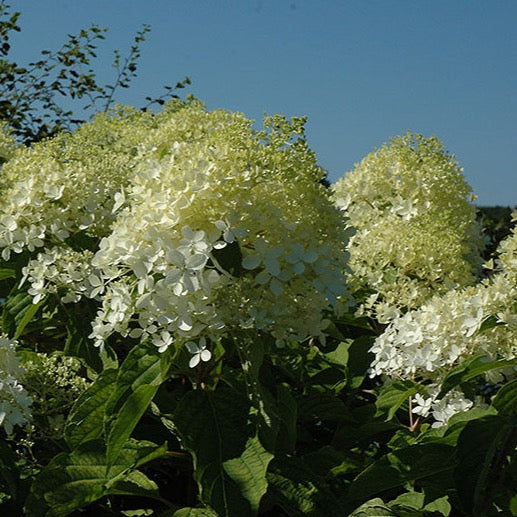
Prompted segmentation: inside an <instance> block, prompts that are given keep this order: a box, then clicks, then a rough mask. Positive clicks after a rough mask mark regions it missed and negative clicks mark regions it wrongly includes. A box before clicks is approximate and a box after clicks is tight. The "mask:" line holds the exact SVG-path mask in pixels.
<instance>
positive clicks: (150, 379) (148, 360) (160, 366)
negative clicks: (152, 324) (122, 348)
mask: <svg viewBox="0 0 517 517" xmlns="http://www.w3.org/2000/svg"><path fill="white" fill-rule="evenodd" d="M171 360H172V358H171V355H170V354H169V353H163V354H160V353H159V352H158V351H157V350H156V347H155V346H154V345H153V344H152V343H148V342H144V343H140V344H139V345H137V346H135V347H134V348H133V349H132V350H131V351H130V352H129V354H128V356H127V357H126V359H125V361H124V362H123V363H122V365H121V366H120V368H119V371H118V376H117V380H116V383H115V389H114V390H113V393H112V394H111V396H110V398H109V399H108V401H107V404H106V411H105V421H104V424H105V425H104V428H105V433H106V436H107V452H106V455H107V463H108V465H111V464H113V463H114V462H115V460H116V459H117V456H118V454H119V452H120V451H121V450H122V447H123V445H124V443H125V441H126V440H127V439H128V438H129V437H130V436H131V433H132V432H133V429H134V428H135V426H136V425H137V424H138V422H139V420H140V418H141V417H142V415H143V414H144V412H145V410H146V409H147V407H148V406H149V404H150V403H151V401H152V399H153V397H154V395H155V394H156V392H157V391H158V388H159V387H160V385H161V384H162V383H163V382H164V381H165V380H166V379H167V378H168V371H169V367H170V364H171Z"/></svg>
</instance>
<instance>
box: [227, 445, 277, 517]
mask: <svg viewBox="0 0 517 517" xmlns="http://www.w3.org/2000/svg"><path fill="white" fill-rule="evenodd" d="M272 458H273V455H272V454H271V453H269V452H267V451H266V449H264V447H263V446H262V444H261V443H260V441H259V439H258V437H256V436H255V437H253V438H250V439H248V441H247V443H246V448H245V449H244V452H243V453H242V454H241V456H240V457H239V458H233V459H230V460H226V461H225V462H224V463H223V468H224V470H225V472H226V473H227V474H228V476H229V477H230V478H231V479H232V480H233V481H234V482H235V483H236V485H237V486H238V487H239V490H240V492H241V494H242V495H243V497H244V498H245V499H246V500H247V501H248V502H249V503H250V507H251V511H252V512H255V513H256V512H258V508H259V503H260V500H261V499H262V496H263V495H264V494H265V493H266V490H267V481H266V471H267V467H268V464H269V462H270V461H271V459H272Z"/></svg>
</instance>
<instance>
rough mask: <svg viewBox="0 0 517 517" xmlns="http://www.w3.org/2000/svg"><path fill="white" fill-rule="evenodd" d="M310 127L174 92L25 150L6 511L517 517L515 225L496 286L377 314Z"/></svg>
mask: <svg viewBox="0 0 517 517" xmlns="http://www.w3.org/2000/svg"><path fill="white" fill-rule="evenodd" d="M303 124H304V119H293V120H291V121H289V120H286V119H285V118H284V117H281V116H275V117H268V118H266V120H265V125H264V128H263V129H261V130H256V129H253V124H252V121H249V120H247V119H246V118H245V117H244V116H243V115H242V114H236V113H229V112H226V111H223V110H216V111H212V112H208V111H207V110H206V109H205V108H204V106H203V105H202V104H201V103H200V102H198V101H195V100H190V101H188V102H181V101H178V100H177V101H173V102H170V103H167V104H165V105H164V108H163V110H162V111H161V112H160V113H156V114H151V113H149V112H142V111H138V110H134V109H130V108H117V109H115V110H110V111H109V112H108V113H102V114H99V115H98V116H97V117H96V118H95V119H94V120H93V121H92V122H91V123H89V124H84V125H82V126H81V127H79V128H77V129H76V130H75V131H73V132H72V133H71V134H60V135H57V136H55V137H54V138H52V139H48V140H46V141H43V142H39V143H35V144H34V145H32V147H31V148H27V147H25V146H24V145H19V146H18V147H17V148H16V149H14V147H13V148H12V150H11V151H9V153H6V158H7V161H6V162H5V163H4V165H3V167H2V169H1V174H2V176H3V178H2V179H3V181H2V184H1V187H0V188H1V191H2V192H1V193H2V196H1V198H0V249H1V251H2V252H1V257H2V264H1V266H0V296H1V297H2V299H3V301H2V303H1V305H0V307H1V319H2V321H1V323H2V331H3V332H4V334H3V336H2V337H1V338H0V433H1V436H0V505H1V507H2V509H3V510H4V509H5V511H6V513H7V514H8V515H31V516H36V517H37V516H46V517H57V516H66V515H81V514H92V515H99V516H109V515H117V516H120V515H125V516H142V515H148V516H149V515H152V516H156V517H182V516H208V517H211V516H229V517H233V516H236V517H241V516H242V517H245V516H248V515H250V516H252V515H264V516H282V515H286V516H301V515H312V516H316V517H317V516H321V515H325V516H328V517H332V516H336V517H338V516H339V517H341V516H343V515H351V516H368V515H372V516H375V515H376V516H378V515H393V516H423V517H425V516H429V517H431V516H440V515H441V516H453V515H454V516H456V515H458V516H470V515H487V516H490V515H495V514H498V515H499V514H501V515H508V516H510V515H515V513H516V512H515V507H516V499H515V494H514V487H515V484H516V481H517V478H516V472H517V471H516V458H515V450H516V446H517V425H516V416H517V415H516V407H517V379H516V376H515V372H516V367H517V361H516V359H515V357H516V350H515V343H516V342H517V339H516V334H515V332H516V329H517V326H516V324H515V321H516V312H517V311H516V307H517V304H516V301H517V300H516V296H517V291H516V285H517V258H516V257H517V237H516V235H517V234H516V233H515V231H514V232H513V233H512V234H511V235H510V236H509V237H508V238H506V240H504V241H503V242H502V243H501V245H500V248H499V255H498V256H497V258H496V260H495V261H494V265H493V272H492V274H491V275H490V277H488V278H485V279H484V280H482V281H480V282H478V283H477V284H476V285H470V286H467V287H464V288H461V289H460V288H458V289H452V290H450V291H447V290H446V289H445V285H444V284H443V283H442V282H441V280H437V283H438V285H437V286H436V287H433V288H432V289H431V291H432V292H433V293H434V296H431V297H428V298H426V299H425V300H424V301H423V302H422V303H421V304H420V305H418V306H416V307H413V308H411V309H409V307H406V309H409V310H406V312H405V313H404V314H401V315H400V316H398V317H395V318H393V319H392V320H391V322H390V324H389V325H386V324H381V323H380V322H379V321H376V320H374V319H373V318H368V317H365V316H364V315H363V316H359V315H357V313H356V307H354V306H353V300H352V299H351V297H350V295H349V288H350V285H352V288H354V285H357V284H356V283H357V282H358V281H359V280H358V279H357V278H356V277H354V270H353V268H349V265H348V258H349V256H348V253H347V247H349V246H348V243H349V239H350V236H351V233H352V232H351V229H350V227H349V221H348V220H347V218H346V217H345V214H344V212H343V211H342V210H339V209H338V208H336V206H335V205H334V199H333V197H332V194H331V192H330V191H329V190H328V189H326V188H325V187H324V186H323V185H322V184H321V180H322V178H323V176H324V172H323V171H322V169H321V168H320V167H318V165H317V163H316V160H315V157H314V153H313V152H312V151H311V150H310V149H309V147H308V145H307V142H306V139H305V135H304V128H303ZM432 143H433V146H434V145H435V143H436V142H435V141H434V140H433V141H432ZM13 145H14V144H13ZM433 149H435V147H433ZM440 152H441V151H440ZM439 156H440V158H439V159H440V160H442V159H443V156H442V155H441V154H439ZM433 157H434V155H433ZM435 158H436V157H434V158H433V159H435ZM436 159H438V158H436ZM430 160H431V158H430ZM431 161H432V160H431ZM416 163H418V162H416ZM444 163H445V162H444ZM446 163H448V162H446ZM454 170H456V169H454ZM406 174H407V178H408V181H409V178H410V177H411V174H412V175H413V176H414V179H413V180H412V181H417V180H418V178H419V177H420V176H422V177H424V178H425V177H427V176H426V174H427V169H426V168H425V167H424V168H423V169H422V170H421V169H419V168H418V167H417V166H416V165H415V167H413V168H412V169H411V174H410V171H409V169H408V171H406ZM457 181H458V182H460V180H459V179H457ZM459 184H461V182H460V183H459ZM429 188H430V190H433V189H438V193H429V199H435V198H436V199H437V198H438V197H439V196H440V195H441V194H440V192H441V190H440V188H441V187H440V185H439V184H438V183H437V184H433V186H432V187H429ZM400 195H401V196H402V194H400ZM433 196H435V197H433ZM403 201H404V200H402V201H401V203H402V202H403ZM350 202H351V203H353V202H354V201H353V198H352V199H351V201H350ZM451 203H452V202H451ZM461 203H463V201H462V202H461ZM461 203H460V207H459V209H458V211H457V212H458V213H460V215H458V218H459V219H461V217H463V216H465V214H467V215H468V217H466V220H467V221H470V215H469V214H470V213H471V212H470V205H465V204H461ZM406 204H407V203H406ZM457 212H455V210H454V207H452V206H451V209H450V213H451V214H454V213H457ZM461 214H463V215H461ZM444 221H445V220H443V219H441V220H440V224H441V225H442V226H440V228H441V230H440V231H446V230H447V229H448V228H449V227H446V226H443V225H444V224H445V222H444ZM446 221H449V224H450V225H453V226H451V228H453V229H454V228H456V226H454V225H457V223H458V219H455V218H454V217H452V215H451V216H450V219H446ZM431 222H432V221H431V220H430V223H431ZM465 224H466V226H468V224H467V223H465ZM469 224H470V223H469ZM466 226H465V227H464V229H465V228H466ZM449 229H450V228H449ZM436 232H437V233H438V232H439V230H436ZM455 235H456V237H457V238H458V239H459V240H461V239H460V235H459V234H455ZM461 235H463V239H466V240H465V242H463V246H464V249H471V250H473V249H474V248H473V247H472V246H473V244H472V243H473V242H477V240H476V239H474V238H472V239H473V240H472V239H471V234H470V233H468V232H464V233H462V234H461ZM387 237H389V234H388V235H387ZM458 246H459V247H460V248H461V245H460V244H458ZM469 246H471V247H470V248H469ZM475 249H477V248H475ZM351 253H352V250H351ZM415 253H416V252H415ZM352 255H353V254H352ZM423 262H425V261H423ZM452 263H457V257H456V262H454V261H452ZM381 266H382V263H381V264H379V266H378V267H379V268H381ZM443 267H445V266H443ZM465 267H466V266H465ZM465 271H467V269H465ZM395 274H396V275H397V276H399V277H401V276H402V275H403V274H405V273H404V271H399V270H396V271H395ZM454 274H456V273H454V272H452V273H451V275H452V276H454ZM465 274H466V273H465ZM473 281H474V280H473V279H471V282H473ZM458 283H460V282H459V280H458ZM454 285H455V284H454V283H453V284H452V286H454ZM358 296H359V294H358ZM96 345H97V346H96Z"/></svg>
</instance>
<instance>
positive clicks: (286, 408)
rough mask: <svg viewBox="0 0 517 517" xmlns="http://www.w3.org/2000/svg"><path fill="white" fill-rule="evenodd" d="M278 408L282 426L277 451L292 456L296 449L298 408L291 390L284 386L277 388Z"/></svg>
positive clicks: (280, 426)
mask: <svg viewBox="0 0 517 517" xmlns="http://www.w3.org/2000/svg"><path fill="white" fill-rule="evenodd" d="M277 407H278V414H279V416H280V425H279V430H278V436H277V441H276V447H275V450H276V452H277V453H285V454H290V453H292V452H294V449H295V447H296V437H297V428H296V422H297V416H298V406H297V404H296V400H295V399H294V397H293V396H292V395H291V392H290V390H289V388H287V387H286V386H283V385H282V384H279V385H278V387H277Z"/></svg>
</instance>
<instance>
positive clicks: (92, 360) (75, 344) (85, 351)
mask: <svg viewBox="0 0 517 517" xmlns="http://www.w3.org/2000/svg"><path fill="white" fill-rule="evenodd" d="M74 323H75V322H74V321H70V322H69V325H68V328H67V332H68V335H67V339H66V343H65V348H64V350H63V352H64V354H65V355H72V356H74V357H78V358H80V359H83V360H84V362H85V363H86V364H87V365H88V366H89V367H90V368H91V369H92V370H94V371H95V372H97V373H101V372H102V371H103V370H107V369H112V368H117V367H118V361H117V356H116V354H115V352H114V351H113V350H112V349H111V348H110V347H109V346H108V345H104V346H103V347H102V348H96V347H93V346H92V342H91V340H90V339H88V334H89V331H90V328H89V327H88V330H85V329H82V328H77V327H76V326H75V325H74Z"/></svg>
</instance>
